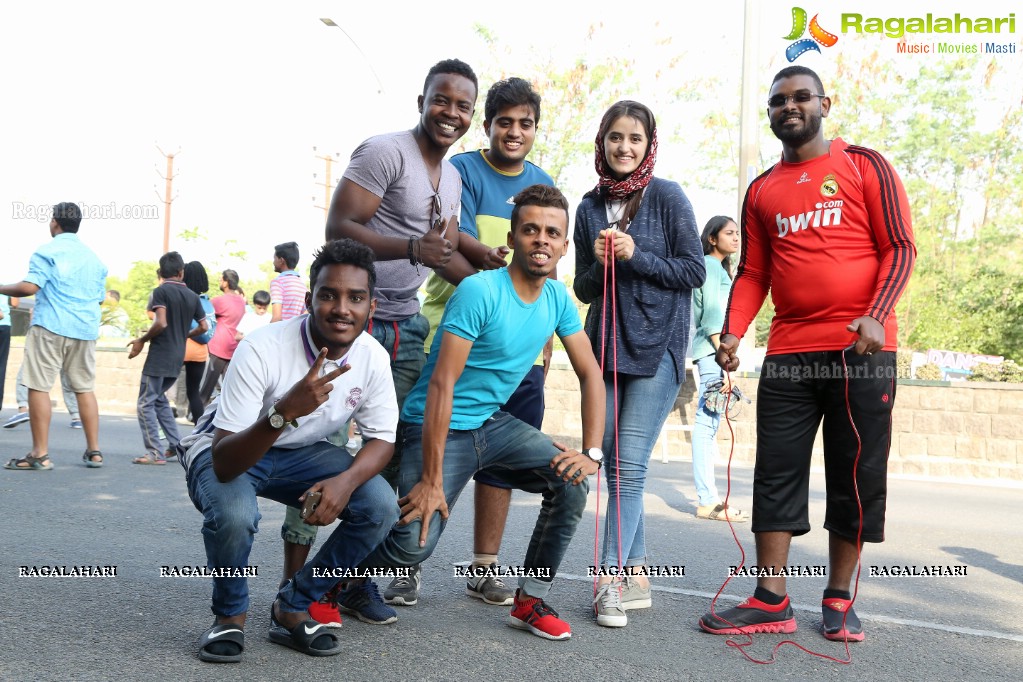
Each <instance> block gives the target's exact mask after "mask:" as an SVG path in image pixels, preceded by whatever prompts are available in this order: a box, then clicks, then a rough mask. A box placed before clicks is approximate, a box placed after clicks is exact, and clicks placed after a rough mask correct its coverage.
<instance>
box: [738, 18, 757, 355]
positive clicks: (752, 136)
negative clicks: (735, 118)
mask: <svg viewBox="0 0 1023 682" xmlns="http://www.w3.org/2000/svg"><path fill="white" fill-rule="evenodd" d="M759 32H760V8H759V7H758V6H757V2H754V0H746V7H745V16H744V19H743V30H742V95H741V99H740V104H739V178H738V180H739V181H738V190H739V191H738V197H737V199H738V207H737V208H736V211H735V219H736V220H737V221H739V224H740V225H741V224H742V203H743V200H744V199H745V198H746V189H747V188H748V187H749V186H750V183H752V182H753V181H754V180H755V179H756V177H757V172H758V168H757V165H756V162H757V159H758V158H759V156H760V154H759V152H758V146H759V145H758V138H759V135H758V131H759V130H760V116H761V115H762V111H763V107H761V106H758V105H757V101H756V99H757V92H758V91H759V83H758V82H757V80H758V78H759V74H758V72H757V62H758V59H757V53H758V52H759V48H760V41H759V35H760V33H759ZM756 338H757V323H756V320H753V321H752V322H750V326H749V330H748V331H747V332H746V335H745V336H744V337H743V339H742V342H741V343H740V344H739V357H740V358H741V359H740V362H743V364H744V365H745V366H746V367H748V368H749V369H753V363H752V362H749V361H746V358H748V357H749V353H750V352H751V351H752V350H753V346H754V345H755V344H756Z"/></svg>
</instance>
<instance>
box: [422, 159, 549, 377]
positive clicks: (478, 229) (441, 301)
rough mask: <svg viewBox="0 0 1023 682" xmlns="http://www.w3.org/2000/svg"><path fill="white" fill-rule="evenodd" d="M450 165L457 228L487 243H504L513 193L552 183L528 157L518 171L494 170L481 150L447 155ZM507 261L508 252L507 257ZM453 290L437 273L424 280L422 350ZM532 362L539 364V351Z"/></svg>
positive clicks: (428, 346)
mask: <svg viewBox="0 0 1023 682" xmlns="http://www.w3.org/2000/svg"><path fill="white" fill-rule="evenodd" d="M451 165H452V166H454V167H455V168H457V169H458V174H459V175H460V176H461V178H462V212H461V217H460V218H459V221H458V231H459V232H464V233H466V234H468V235H471V236H473V237H475V238H476V239H477V240H479V241H480V242H481V243H483V244H486V245H487V246H489V247H495V246H504V245H506V244H507V243H508V232H509V231H510V230H511V214H512V209H513V208H515V204H514V203H512V199H513V198H514V197H515V195H516V194H518V193H519V192H521V191H522V190H524V189H525V188H527V187H529V186H531V185H551V186H553V185H554V180H552V179H551V176H550V175H548V174H547V173H546V172H545V171H544V170H543V169H541V168H540V167H539V166H536V165H534V164H532V163H530V162H529V161H525V162H523V164H522V170H521V171H519V172H518V173H506V172H504V171H501V170H498V169H497V168H495V167H494V166H492V165H491V164H490V162H489V161H487V157H486V156H484V154H483V150H482V149H481V150H479V151H475V152H464V153H462V154H456V155H455V156H452V157H451ZM506 260H508V261H509V262H511V254H510V253H509V254H508V257H507V259H506ZM454 291H455V287H454V286H452V285H451V283H450V282H448V281H447V280H446V279H444V278H442V277H441V276H440V275H438V274H437V273H433V274H431V275H430V277H429V278H428V279H427V280H426V301H425V302H424V303H423V308H422V313H423V315H425V316H426V319H428V320H429V321H430V333H429V335H428V336H427V337H426V345H425V348H426V351H427V352H429V351H430V347H431V346H432V345H433V337H434V336H435V335H436V333H437V327H438V325H439V324H440V319H441V317H443V316H444V306H445V305H447V302H448V299H450V298H451V294H453V293H454ZM535 364H540V365H542V364H543V356H542V355H541V356H540V357H539V358H538V359H537V361H536V363H535Z"/></svg>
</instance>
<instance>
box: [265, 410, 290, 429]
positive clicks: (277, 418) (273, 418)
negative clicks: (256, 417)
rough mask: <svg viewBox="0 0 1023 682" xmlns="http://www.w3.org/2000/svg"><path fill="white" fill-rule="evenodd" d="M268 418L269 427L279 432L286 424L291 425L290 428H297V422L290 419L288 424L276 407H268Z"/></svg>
mask: <svg viewBox="0 0 1023 682" xmlns="http://www.w3.org/2000/svg"><path fill="white" fill-rule="evenodd" d="M266 416H268V417H269V418H270V426H271V427H273V428H275V429H277V430H278V431H280V430H281V429H283V428H284V426H285V425H286V424H291V426H292V428H296V429H297V428H298V420H297V419H292V420H291V421H290V422H289V421H285V420H284V415H283V414H281V413H280V412H278V411H277V406H276V405H271V406H270V411H269V412H267V415H266Z"/></svg>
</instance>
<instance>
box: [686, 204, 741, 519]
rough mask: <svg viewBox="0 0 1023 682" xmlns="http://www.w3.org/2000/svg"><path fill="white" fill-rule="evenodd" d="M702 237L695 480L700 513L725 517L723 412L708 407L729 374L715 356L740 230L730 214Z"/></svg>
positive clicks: (696, 320)
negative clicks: (711, 393) (719, 444)
mask: <svg viewBox="0 0 1023 682" xmlns="http://www.w3.org/2000/svg"><path fill="white" fill-rule="evenodd" d="M700 240H701V241H702V242H703V253H704V256H703V259H704V264H705V265H706V267H707V280H706V281H705V282H704V283H703V286H702V287H700V288H699V289H694V290H693V325H694V326H695V327H696V334H695V335H694V336H693V362H694V363H695V364H696V367H697V368H698V369H699V371H700V389H699V390H700V393H699V398H698V402H697V404H696V420H695V422H694V423H693V482H694V483H695V484H696V496H697V507H696V517H697V518H700V519H712V520H715V521H724V520H725V505H724V504H723V503H722V502H721V498H720V497H719V496H718V489H717V486H716V485H715V483H714V449H715V448H714V437H715V436H716V435H717V432H718V426H719V424H720V423H721V415H720V414H719V413H718V412H716V411H715V410H713V409H711V408H709V407H708V406H707V386H708V385H709V384H711V383H713V382H716V381H718V380H719V379H722V378H723V376H724V374H723V373H722V371H721V368H720V367H718V364H717V362H715V361H714V354H715V353H716V352H717V349H718V337H719V336H720V335H721V327H722V326H724V323H725V304H726V303H727V302H728V292H729V291H731V289H732V268H731V261H730V257H731V255H732V254H734V253H736V252H737V251H738V250H739V228H738V226H736V224H735V221H734V220H732V219H731V218H729V217H727V216H723V215H718V216H714V217H713V218H711V219H710V220H709V221H707V225H706V226H705V227H704V228H703V234H702V235H701V237H700ZM730 388H731V386H729V385H728V382H727V380H726V381H725V382H724V383H723V384H722V386H721V389H720V390H721V391H722V392H725V391H728V390H729V389H730ZM728 518H730V519H731V520H732V522H733V523H736V522H741V521H745V520H746V519H747V518H748V517H747V516H746V514H745V513H744V512H743V511H742V510H739V509H736V508H735V507H728Z"/></svg>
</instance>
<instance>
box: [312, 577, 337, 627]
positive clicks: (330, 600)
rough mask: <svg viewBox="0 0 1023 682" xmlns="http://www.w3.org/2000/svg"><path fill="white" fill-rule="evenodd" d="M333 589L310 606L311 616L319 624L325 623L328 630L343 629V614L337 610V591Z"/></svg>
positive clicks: (335, 588)
mask: <svg viewBox="0 0 1023 682" xmlns="http://www.w3.org/2000/svg"><path fill="white" fill-rule="evenodd" d="M337 587H338V586H335V587H333V588H331V590H330V591H329V592H327V594H325V595H323V596H322V597H320V598H319V600H318V601H314V602H313V603H312V604H310V605H309V616H310V617H312V619H313V620H315V621H316V622H317V623H323V624H324V625H326V626H327V627H328V628H339V627H341V612H340V611H339V610H338V608H337V592H338V589H337Z"/></svg>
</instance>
